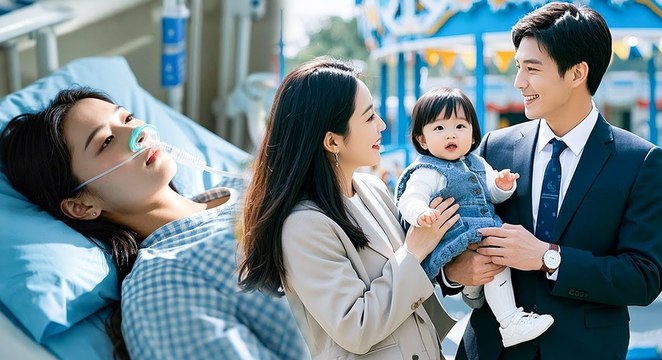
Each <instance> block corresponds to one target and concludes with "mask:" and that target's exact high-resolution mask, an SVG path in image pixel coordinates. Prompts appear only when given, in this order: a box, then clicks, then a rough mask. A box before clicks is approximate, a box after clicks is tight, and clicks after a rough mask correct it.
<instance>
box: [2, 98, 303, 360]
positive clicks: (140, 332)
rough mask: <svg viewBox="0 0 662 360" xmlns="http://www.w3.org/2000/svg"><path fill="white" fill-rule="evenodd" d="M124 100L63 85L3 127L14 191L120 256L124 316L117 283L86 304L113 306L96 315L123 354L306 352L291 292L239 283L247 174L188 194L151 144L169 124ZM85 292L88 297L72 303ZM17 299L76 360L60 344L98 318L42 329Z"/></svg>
mask: <svg viewBox="0 0 662 360" xmlns="http://www.w3.org/2000/svg"><path fill="white" fill-rule="evenodd" d="M119 104H120V105H121V106H120V105H116V103H114V102H113V100H112V99H111V98H110V97H109V96H107V95H106V94H104V93H101V92H98V91H95V90H93V89H90V88H81V87H76V88H74V89H73V90H64V91H60V92H59V93H58V94H57V96H56V97H55V98H54V100H53V101H52V102H51V103H50V104H49V105H48V106H47V107H46V108H45V109H44V110H42V111H37V112H28V113H24V114H23V115H20V116H17V117H16V118H14V119H13V120H11V121H10V122H9V123H7V124H6V125H5V124H3V125H4V131H3V133H2V136H1V137H0V159H1V160H2V161H1V162H2V164H3V166H4V173H5V175H6V177H7V179H8V181H9V183H10V184H11V185H12V186H13V188H14V189H16V190H18V192H20V194H21V195H23V196H25V198H27V199H28V200H30V201H31V202H33V203H35V204H36V205H38V206H39V207H40V208H41V209H42V210H44V211H46V212H47V213H48V214H50V215H51V216H52V217H54V218H56V219H58V220H60V221H61V222H63V223H65V224H67V225H68V226H69V227H71V228H73V229H76V230H77V231H78V232H79V233H81V234H83V235H84V236H85V237H88V238H91V239H94V240H95V241H96V242H97V243H98V245H99V246H100V247H101V248H103V249H105V250H106V251H107V252H108V253H110V254H111V259H112V261H113V263H114V265H115V267H116V276H115V280H116V281H118V283H121V284H122V285H121V294H122V301H121V311H119V308H117V306H116V309H115V310H112V307H113V306H114V304H115V305H116V304H117V303H115V302H114V299H115V298H116V296H114V294H112V290H111V291H110V292H109V293H102V294H97V295H96V296H92V297H90V298H91V299H92V300H91V301H90V300H87V301H81V302H82V303H84V306H87V305H89V303H90V302H98V303H100V304H102V305H103V306H102V307H101V309H100V310H101V311H104V313H103V314H104V315H100V314H99V313H98V311H95V313H94V314H92V315H93V316H96V317H97V318H101V319H102V320H106V319H107V321H104V327H105V329H106V330H107V333H108V336H109V338H110V339H111V341H112V344H113V347H114V353H115V355H117V356H118V357H120V358H125V357H127V356H128V355H130V356H131V357H132V358H136V359H166V358H173V359H193V358H205V359H207V358H223V359H239V358H242V359H301V358H306V357H307V356H308V355H307V350H306V348H305V345H304V343H303V342H302V339H301V336H300V334H299V332H298V330H297V327H296V325H295V323H294V321H293V318H292V316H291V314H290V312H289V308H288V307H287V304H286V303H285V302H283V301H282V299H276V298H270V297H267V296H265V295H262V294H260V293H257V292H254V293H241V292H239V291H238V290H237V279H236V274H235V269H236V263H235V260H236V254H235V248H236V242H235V240H234V239H235V233H236V230H235V222H236V221H235V220H236V216H237V213H238V208H239V206H240V205H241V201H240V197H241V194H242V191H243V184H242V180H241V178H234V179H233V178H231V177H226V178H225V179H224V180H225V181H223V185H224V186H223V187H217V188H212V189H211V190H207V191H205V192H203V193H201V194H200V195H198V196H196V197H194V198H192V199H189V198H188V197H186V196H184V195H181V194H180V193H178V192H177V191H175V190H174V188H175V187H177V179H174V177H175V173H176V171H177V166H176V165H175V163H174V161H173V160H172V158H170V157H169V155H168V154H167V153H166V152H165V151H163V150H161V149H160V148H159V147H158V146H156V145H157V143H156V142H151V143H150V141H154V140H155V139H157V138H158V137H157V136H155V135H156V134H158V130H157V129H158V127H154V126H152V125H147V124H146V123H145V122H144V121H143V120H142V119H141V117H139V116H138V115H137V114H134V113H132V112H131V111H132V109H131V108H130V107H129V106H126V105H124V104H121V103H119ZM145 119H146V120H148V119H149V118H145ZM160 120H161V122H164V120H163V119H160ZM0 124H2V123H0ZM157 126H158V125H157ZM230 156H231V155H230ZM235 171H236V169H235ZM173 179H174V181H173ZM189 190H190V189H189ZM43 235H46V234H43ZM88 249H89V248H88ZM104 281H105V279H104ZM102 282H103V281H102ZM28 287H29V286H28ZM90 291H94V287H93V288H92V290H90ZM51 295H52V294H51ZM64 296H67V295H66V294H65V295H64ZM81 296H86V294H82V295H80V296H73V297H72V298H76V297H81ZM88 297H89V296H88ZM99 299H106V300H107V301H105V302H104V301H99ZM0 300H2V301H3V303H5V300H4V299H2V298H1V297H0ZM75 302H76V301H75V300H74V301H71V302H70V304H67V308H71V307H73V306H74V305H75ZM9 303H10V304H9V305H7V310H8V312H10V314H11V315H13V317H15V322H18V323H19V324H20V325H22V326H24V327H26V328H27V330H28V331H27V332H28V333H30V334H31V335H33V337H35V336H34V333H35V332H36V333H39V331H41V333H40V334H39V335H40V337H35V339H36V340H38V341H40V342H42V343H43V344H44V345H45V346H46V347H47V348H49V350H51V351H52V352H53V353H55V354H56V355H57V356H59V357H62V358H66V357H67V356H70V354H64V353H61V352H59V351H58V349H59V348H61V347H62V344H59V346H58V344H57V340H56V341H55V343H56V345H49V339H50V338H56V339H57V338H58V337H61V338H62V337H65V338H66V336H63V335H62V334H64V333H66V332H68V331H72V329H73V330H75V328H76V326H75V324H73V326H68V325H72V324H70V323H71V322H74V323H75V322H78V321H83V322H84V321H86V320H87V318H84V319H80V320H76V319H67V320H66V321H61V322H60V323H59V324H57V321H53V320H49V323H48V324H47V325H46V326H45V327H44V328H43V329H41V330H37V331H34V330H33V329H31V324H30V323H29V322H28V323H26V322H25V318H21V316H20V314H15V313H20V309H19V311H15V309H16V308H17V307H20V304H19V305H18V306H17V304H12V302H11V301H9ZM109 308H111V310H108V309H109ZM70 311H72V312H75V309H70ZM46 312H49V311H46ZM120 315H121V317H120ZM104 316H105V317H106V318H105V319H103V317H104ZM64 317H65V318H67V317H69V316H64ZM120 319H121V320H120ZM96 324H97V325H96V328H97V329H98V328H99V321H97V323H96ZM78 332H80V331H78ZM97 340H98V339H97ZM64 342H65V343H66V341H64ZM60 343H62V341H60ZM125 345H126V348H125ZM126 349H128V353H126V352H125V351H126ZM80 355H82V356H84V357H85V358H91V357H90V356H88V355H90V354H84V353H83V354H80ZM108 355H109V354H108V352H107V353H106V354H104V355H99V356H98V357H99V358H105V357H106V356H108ZM71 356H73V355H71Z"/></svg>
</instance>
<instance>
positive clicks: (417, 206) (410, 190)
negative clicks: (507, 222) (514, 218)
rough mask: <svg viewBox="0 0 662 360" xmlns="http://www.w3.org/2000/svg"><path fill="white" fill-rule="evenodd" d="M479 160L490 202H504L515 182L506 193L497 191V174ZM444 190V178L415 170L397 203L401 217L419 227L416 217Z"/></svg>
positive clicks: (429, 171) (428, 170) (484, 162)
mask: <svg viewBox="0 0 662 360" xmlns="http://www.w3.org/2000/svg"><path fill="white" fill-rule="evenodd" d="M480 159H481V160H482V161H483V164H484V165H485V176H486V180H487V181H486V182H487V192H488V193H489V195H490V200H491V201H492V203H494V204H498V203H501V202H504V201H506V200H507V199H508V198H509V197H510V196H511V195H512V194H513V193H514V192H515V189H516V188H517V182H515V185H514V186H513V187H512V188H511V189H510V190H508V191H504V190H501V189H499V188H498V187H497V186H496V177H497V174H498V173H499V172H498V171H496V170H494V169H493V168H492V166H490V164H488V163H487V161H485V159H483V158H480ZM444 188H446V177H445V176H443V175H442V174H441V173H439V172H438V171H436V170H433V169H429V168H424V167H422V168H420V169H417V170H415V171H414V172H413V173H412V174H411V176H410V177H409V180H408V181H407V185H406V187H405V191H404V192H403V193H402V196H401V197H400V200H399V202H398V208H399V210H400V213H401V214H402V217H404V219H405V220H407V222H408V223H410V224H412V225H414V226H419V225H418V216H419V215H421V213H423V212H424V211H426V210H427V209H429V208H430V201H431V199H430V197H431V196H432V194H434V193H435V192H437V191H440V190H443V189H444Z"/></svg>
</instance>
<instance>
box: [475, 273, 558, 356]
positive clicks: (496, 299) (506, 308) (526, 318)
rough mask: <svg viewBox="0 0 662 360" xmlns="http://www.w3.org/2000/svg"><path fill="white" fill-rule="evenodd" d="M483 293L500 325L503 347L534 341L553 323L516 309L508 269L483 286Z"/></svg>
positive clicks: (552, 320) (549, 316)
mask: <svg viewBox="0 0 662 360" xmlns="http://www.w3.org/2000/svg"><path fill="white" fill-rule="evenodd" d="M484 291H485V299H486V300H487V303H488V304H489V305H490V309H492V312H493V313H494V316H495V317H496V319H497V321H498V322H499V324H500V326H499V331H500V332H501V338H502V340H503V346H505V347H508V346H513V345H517V344H519V343H523V342H525V341H529V340H532V339H535V338H537V337H538V336H540V335H541V334H542V333H544V332H545V331H546V330H547V329H549V327H550V326H552V323H554V318H552V316H551V315H538V314H536V313H533V312H532V313H525V312H524V310H523V309H522V308H518V307H516V305H515V294H514V293H513V282H512V280H511V278H510V268H506V269H505V270H504V271H502V272H501V273H499V274H498V275H496V276H495V277H494V280H492V281H490V282H489V283H487V284H485V290H484Z"/></svg>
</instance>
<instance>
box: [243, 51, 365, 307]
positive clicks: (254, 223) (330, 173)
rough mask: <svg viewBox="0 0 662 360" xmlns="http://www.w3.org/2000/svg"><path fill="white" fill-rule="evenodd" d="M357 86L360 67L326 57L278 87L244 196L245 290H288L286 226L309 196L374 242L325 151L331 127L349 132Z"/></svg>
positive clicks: (354, 236) (359, 243)
mask: <svg viewBox="0 0 662 360" xmlns="http://www.w3.org/2000/svg"><path fill="white" fill-rule="evenodd" d="M357 87H358V72H357V71H356V70H355V69H354V68H352V67H351V66H349V65H347V64H345V63H343V62H340V61H338V60H334V59H331V58H327V57H322V58H317V59H315V60H313V61H311V62H308V63H305V64H303V65H301V66H299V67H298V68H296V69H295V70H293V71H292V72H291V73H290V74H288V75H287V76H286V77H285V79H284V80H283V82H282V83H281V85H280V87H279V88H278V91H277V93H276V97H275V99H274V105H273V107H272V109H271V115H270V119H269V122H268V125H267V128H266V132H265V136H264V140H263V141H262V144H261V145H260V148H259V149H258V152H257V155H256V159H255V162H254V174H253V179H252V181H251V183H250V185H249V188H248V191H247V194H246V199H245V206H244V214H243V215H244V216H243V229H244V237H243V240H242V242H241V244H240V246H241V247H242V254H243V257H242V259H241V262H240V265H239V279H240V282H239V285H240V286H241V287H242V288H243V289H244V290H260V291H263V292H266V293H270V294H278V295H282V294H283V292H282V289H284V288H286V287H287V284H286V281H285V267H284V265H283V250H282V228H283V223H284V222H285V219H286V218H287V217H288V215H289V214H290V213H291V212H292V209H293V208H294V206H295V205H296V204H297V203H298V202H299V201H301V200H303V199H307V200H311V201H313V202H314V203H315V204H317V206H318V207H319V208H320V209H321V210H322V212H324V214H326V215H327V216H328V217H330V218H331V219H332V220H333V221H334V222H336V223H337V224H338V225H339V226H340V227H341V228H342V229H343V231H345V233H346V234H347V235H348V236H349V238H350V239H351V241H352V243H353V244H354V246H356V247H357V248H362V247H364V246H366V245H367V244H368V239H367V238H366V236H365V234H364V233H363V231H361V229H360V228H359V227H358V226H356V225H354V223H352V221H351V220H350V215H348V213H347V212H346V210H345V206H344V204H343V200H342V194H341V192H340V184H339V180H338V176H337V174H336V173H335V170H334V169H335V166H334V165H333V164H332V161H331V160H330V158H329V156H328V154H327V153H326V151H325V150H324V148H323V140H324V136H325V135H326V133H327V132H329V131H330V132H333V133H335V134H338V135H342V136H345V139H347V137H348V136H350V134H349V119H350V117H351V116H352V114H353V113H354V109H355V95H356V92H357ZM311 241H312V239H311Z"/></svg>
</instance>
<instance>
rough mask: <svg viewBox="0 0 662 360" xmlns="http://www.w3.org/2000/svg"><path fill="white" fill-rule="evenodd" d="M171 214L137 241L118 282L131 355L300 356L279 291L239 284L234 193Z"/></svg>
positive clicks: (220, 192) (210, 194)
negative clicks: (202, 207)
mask: <svg viewBox="0 0 662 360" xmlns="http://www.w3.org/2000/svg"><path fill="white" fill-rule="evenodd" d="M226 195H230V200H228V202H227V203H225V204H223V205H220V206H217V207H215V208H213V209H209V210H206V211H203V212H200V213H197V214H194V215H192V216H189V217H186V218H183V219H179V220H176V221H173V222H171V223H169V224H166V225H164V226H162V227H161V228H159V229H158V230H156V231H155V232H154V233H152V234H151V235H150V236H149V237H148V238H147V239H145V241H144V242H143V243H142V244H141V249H140V252H139V253H138V258H137V260H136V263H135V266H134V268H133V270H132V271H131V273H130V274H129V276H127V278H126V279H125V280H124V282H123V284H122V317H123V319H122V333H123V335H124V339H125V341H126V344H127V347H128V348H129V351H130V354H131V357H132V358H134V359H297V360H298V359H302V358H304V359H305V358H308V357H309V355H308V350H307V349H306V346H305V343H304V341H303V338H302V337H301V334H300V333H299V330H298V328H297V326H296V323H295V321H294V318H293V317H292V315H291V312H290V309H289V307H288V305H287V302H286V300H285V298H273V297H269V296H265V295H263V294H261V293H259V292H253V293H243V292H239V291H238V286H237V272H236V242H235V226H234V225H235V222H236V218H235V217H236V209H235V208H236V206H237V205H238V202H239V200H238V199H239V194H238V192H237V191H236V190H233V189H227V188H216V189H213V190H210V191H207V192H205V193H203V194H201V195H199V196H197V197H196V198H194V200H195V201H199V202H206V201H209V200H212V199H215V198H218V197H222V196H226Z"/></svg>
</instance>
